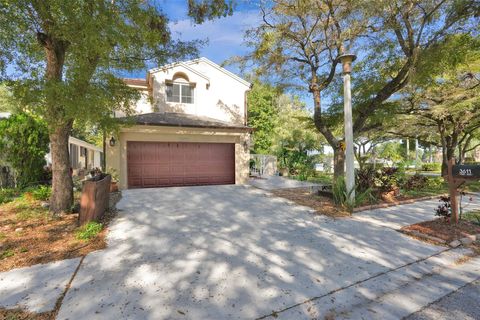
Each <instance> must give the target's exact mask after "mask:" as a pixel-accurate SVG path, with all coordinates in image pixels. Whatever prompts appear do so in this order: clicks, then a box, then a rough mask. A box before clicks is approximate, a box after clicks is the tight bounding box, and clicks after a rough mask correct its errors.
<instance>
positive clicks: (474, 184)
mask: <svg viewBox="0 0 480 320" xmlns="http://www.w3.org/2000/svg"><path fill="white" fill-rule="evenodd" d="M464 189H465V191H470V192H479V191H480V181H469V182H467V183H466V184H465V188H464Z"/></svg>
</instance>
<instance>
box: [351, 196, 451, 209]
mask: <svg viewBox="0 0 480 320" xmlns="http://www.w3.org/2000/svg"><path fill="white" fill-rule="evenodd" d="M446 195H447V194H437V195H435V196H426V197H421V198H415V199H408V200H402V201H395V202H389V203H380V204H373V205H370V206H363V207H357V208H353V212H354V213H356V212H361V211H367V210H374V209H381V208H388V207H394V206H399V205H402V204H409V203H415V202H418V201H425V200H432V199H436V198H440V197H442V196H446Z"/></svg>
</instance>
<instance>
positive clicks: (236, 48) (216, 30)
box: [170, 10, 261, 62]
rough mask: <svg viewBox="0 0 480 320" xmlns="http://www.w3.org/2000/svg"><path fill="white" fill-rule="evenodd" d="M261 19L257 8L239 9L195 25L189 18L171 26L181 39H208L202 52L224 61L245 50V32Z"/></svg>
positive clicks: (213, 58)
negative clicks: (228, 14) (223, 16)
mask: <svg viewBox="0 0 480 320" xmlns="http://www.w3.org/2000/svg"><path fill="white" fill-rule="evenodd" d="M260 19H261V16H260V14H259V12H258V11H257V10H250V11H237V12H235V13H234V14H233V15H232V16H229V17H225V18H221V19H216V20H212V21H207V22H205V23H203V24H201V25H194V24H193V23H192V22H191V20H189V19H184V20H180V21H177V22H172V23H170V28H171V31H172V33H173V35H174V37H178V38H179V39H181V40H185V41H188V40H195V39H200V40H205V39H208V45H207V46H206V47H205V48H203V49H202V50H201V54H202V55H206V56H207V57H209V58H211V59H212V60H217V61H216V62H222V61H223V60H225V59H227V58H229V57H230V56H232V55H235V54H242V53H244V52H245V48H244V47H243V39H244V33H245V31H246V30H248V29H250V28H252V27H255V26H257V25H258V24H259V23H260ZM219 60H221V61H219Z"/></svg>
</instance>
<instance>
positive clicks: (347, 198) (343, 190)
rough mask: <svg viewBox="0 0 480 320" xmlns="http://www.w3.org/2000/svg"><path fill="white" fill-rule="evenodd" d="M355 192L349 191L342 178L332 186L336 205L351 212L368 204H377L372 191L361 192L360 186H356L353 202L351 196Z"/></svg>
mask: <svg viewBox="0 0 480 320" xmlns="http://www.w3.org/2000/svg"><path fill="white" fill-rule="evenodd" d="M352 192H353V190H350V191H347V185H346V183H345V178H344V177H342V176H340V177H338V178H337V179H336V181H335V183H334V184H333V186H332V193H333V202H334V203H335V204H336V205H339V206H342V207H345V208H347V209H348V210H349V211H350V212H351V211H353V208H355V207H358V206H359V205H361V204H363V203H365V202H366V201H368V202H375V201H376V200H375V198H374V196H373V194H372V189H366V190H360V189H359V188H358V186H355V199H354V200H353V201H352V200H351V194H352Z"/></svg>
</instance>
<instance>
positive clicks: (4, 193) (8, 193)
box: [0, 188, 18, 204]
mask: <svg viewBox="0 0 480 320" xmlns="http://www.w3.org/2000/svg"><path fill="white" fill-rule="evenodd" d="M16 196H18V191H17V190H16V189H10V188H5V189H0V204H2V203H7V202H10V201H12V200H13V199H14V198H15V197H16Z"/></svg>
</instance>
